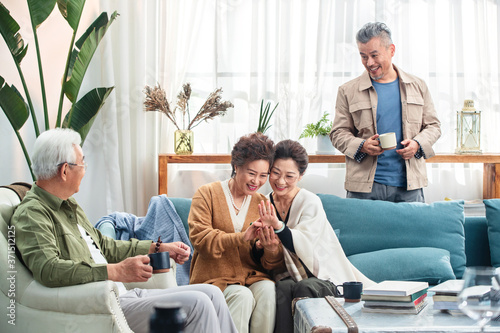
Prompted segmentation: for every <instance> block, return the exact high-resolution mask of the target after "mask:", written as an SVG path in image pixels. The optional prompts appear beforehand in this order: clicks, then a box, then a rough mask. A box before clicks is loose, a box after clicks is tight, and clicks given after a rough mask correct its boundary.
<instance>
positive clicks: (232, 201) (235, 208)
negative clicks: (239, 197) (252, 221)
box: [227, 178, 247, 214]
mask: <svg viewBox="0 0 500 333" xmlns="http://www.w3.org/2000/svg"><path fill="white" fill-rule="evenodd" d="M231 180H232V178H231V179H230V180H229V181H231ZM227 187H228V188H229V199H231V204H232V205H233V208H234V210H236V214H238V213H239V212H240V210H241V208H242V207H243V205H244V204H245V200H246V199H247V197H246V196H245V197H244V198H243V202H242V203H241V207H240V208H238V206H236V204H235V203H234V199H233V194H232V193H231V187H230V186H229V182H228V183H227Z"/></svg>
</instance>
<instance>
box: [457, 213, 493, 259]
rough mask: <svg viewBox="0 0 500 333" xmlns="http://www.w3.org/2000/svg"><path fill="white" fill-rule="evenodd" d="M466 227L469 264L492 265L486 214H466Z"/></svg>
mask: <svg viewBox="0 0 500 333" xmlns="http://www.w3.org/2000/svg"><path fill="white" fill-rule="evenodd" d="M464 229H465V255H466V256H467V266H491V258H490V245H489V242H488V222H487V221H486V216H466V217H465V225H464ZM497 239H498V238H497ZM497 244H498V243H497Z"/></svg>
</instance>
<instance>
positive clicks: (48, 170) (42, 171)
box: [31, 128, 82, 180]
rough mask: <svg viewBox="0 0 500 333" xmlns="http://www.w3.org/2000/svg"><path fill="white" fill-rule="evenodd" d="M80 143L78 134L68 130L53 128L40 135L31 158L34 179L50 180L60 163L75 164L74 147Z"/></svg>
mask: <svg viewBox="0 0 500 333" xmlns="http://www.w3.org/2000/svg"><path fill="white" fill-rule="evenodd" d="M81 142H82V139H81V137H80V134H79V133H78V132H75V131H74V130H72V129H69V128H55V129H51V130H48V131H45V132H43V133H42V134H40V135H39V136H38V138H37V139H36V141H35V147H34V148H33V156H32V158H31V167H32V168H33V173H34V174H35V177H36V178H37V179H40V180H44V179H50V178H52V177H54V176H55V175H56V174H57V169H58V168H59V166H58V165H59V164H60V163H64V162H68V163H76V153H75V146H79V145H80V143H81Z"/></svg>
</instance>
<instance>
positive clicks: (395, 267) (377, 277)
mask: <svg viewBox="0 0 500 333" xmlns="http://www.w3.org/2000/svg"><path fill="white" fill-rule="evenodd" d="M348 258H349V260H350V261H351V262H352V264H353V265H354V266H356V268H358V269H359V270H360V271H361V272H362V273H363V274H365V275H366V276H367V277H368V278H370V279H372V280H373V281H375V282H381V281H384V280H399V281H426V282H429V284H433V285H434V284H439V283H441V282H444V281H447V280H450V279H451V280H453V279H455V274H454V273H453V268H452V267H451V264H450V252H449V251H448V250H444V249H438V248H435V247H412V248H398V249H386V250H379V251H373V252H368V253H359V254H354V255H352V256H349V257H348ZM387 264H390V269H380V268H381V267H383V266H384V265H387Z"/></svg>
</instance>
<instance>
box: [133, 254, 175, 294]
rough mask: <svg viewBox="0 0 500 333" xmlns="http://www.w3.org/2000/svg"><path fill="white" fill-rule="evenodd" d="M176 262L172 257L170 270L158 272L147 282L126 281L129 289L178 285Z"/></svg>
mask: <svg viewBox="0 0 500 333" xmlns="http://www.w3.org/2000/svg"><path fill="white" fill-rule="evenodd" d="M176 272H177V268H176V264H175V261H174V259H172V258H170V271H168V272H165V273H156V274H153V276H152V277H151V278H150V279H149V280H148V281H146V282H131V283H124V284H125V288H127V289H134V288H140V289H167V288H172V287H177V280H176Z"/></svg>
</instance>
